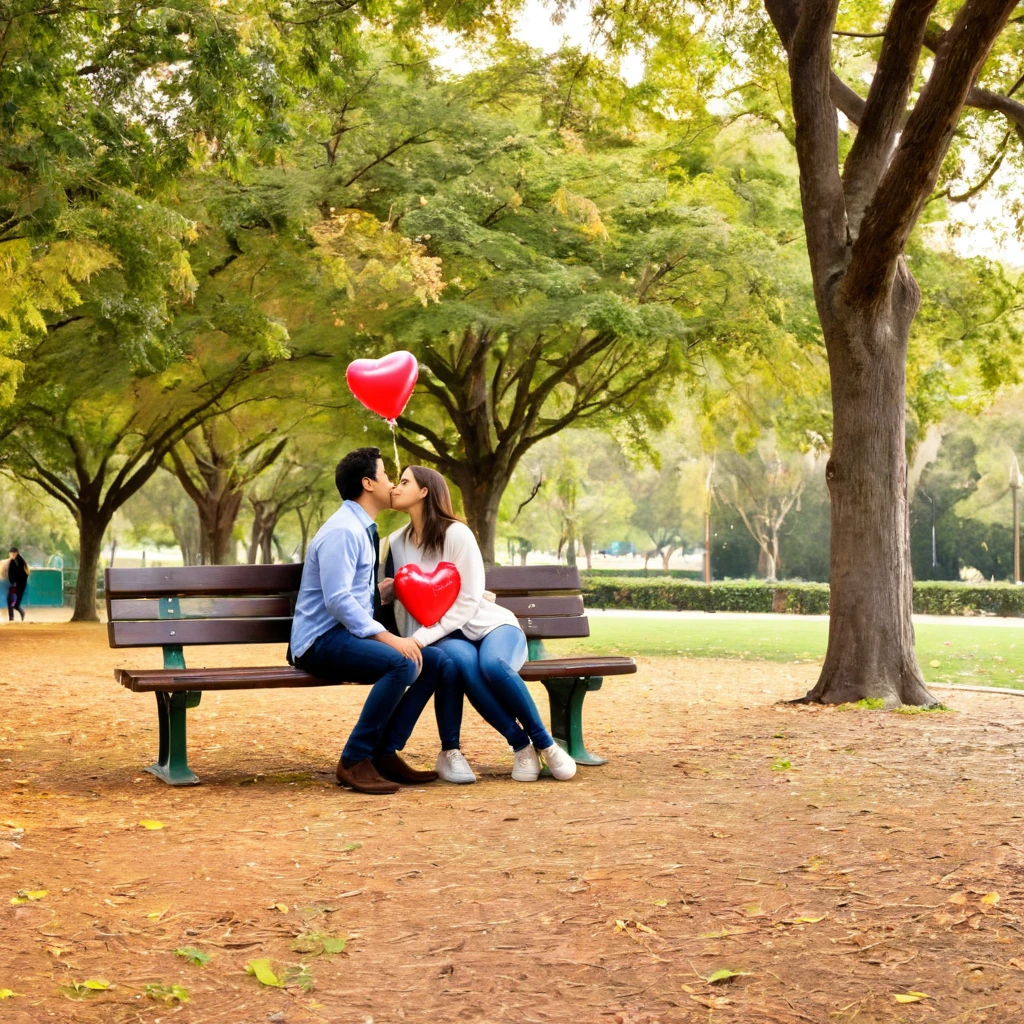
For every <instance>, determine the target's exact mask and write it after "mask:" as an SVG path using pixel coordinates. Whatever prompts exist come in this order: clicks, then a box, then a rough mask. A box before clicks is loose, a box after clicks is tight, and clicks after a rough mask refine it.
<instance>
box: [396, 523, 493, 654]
mask: <svg viewBox="0 0 1024 1024" xmlns="http://www.w3.org/2000/svg"><path fill="white" fill-rule="evenodd" d="M444 547H445V556H446V558H445V560H446V561H449V562H453V563H454V564H455V568H456V569H458V570H459V578H460V579H461V581H462V585H461V586H460V588H459V596H458V597H457V598H455V603H454V604H453V605H452V606H451V608H449V609H448V611H446V612H445V613H444V615H442V616H441V618H440V620H439V621H438V622H437V623H435V624H434V625H433V626H420V628H419V629H417V630H416V632H415V633H413V635H412V636H413V639H414V640H416V641H417V642H418V643H420V644H422V645H423V646H424V647H426V646H427V645H428V644H432V643H434V642H435V641H436V640H440V639H441V637H443V636H447V635H448V634H449V633H454V632H455V630H457V629H462V627H463V626H464V625H465V624H466V623H467V622H469V620H470V619H471V618H473V616H474V615H476V613H477V611H478V610H479V608H480V602H481V600H483V596H484V578H485V577H484V560H483V557H482V556H481V554H480V548H479V547H477V543H476V538H475V537H474V536H473V533H472V531H471V530H470V529H469V527H468V526H464V525H462V524H461V523H458V524H455V525H452V526H449V527H448V535H447V536H446V537H445V545H444Z"/></svg>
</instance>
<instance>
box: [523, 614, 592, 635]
mask: <svg viewBox="0 0 1024 1024" xmlns="http://www.w3.org/2000/svg"><path fill="white" fill-rule="evenodd" d="M519 625H520V627H521V629H522V631H523V632H524V633H525V634H526V636H527V637H528V638H529V639H530V640H560V639H567V638H569V637H581V636H590V622H589V620H588V619H587V617H586V616H585V615H576V616H573V617H571V618H543V617H541V618H539V619H533V618H520V620H519Z"/></svg>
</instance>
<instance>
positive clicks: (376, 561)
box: [290, 448, 576, 793]
mask: <svg viewBox="0 0 1024 1024" xmlns="http://www.w3.org/2000/svg"><path fill="white" fill-rule="evenodd" d="M335 482H336V483H337V486H338V491H339V493H340V494H341V497H342V499H343V504H342V506H341V508H340V509H338V511H337V512H336V513H335V514H334V515H333V516H331V518H330V519H328V520H327V522H326V523H324V525H323V526H322V527H321V528H320V530H319V531H318V532H317V534H316V536H315V537H314V538H313V542H312V543H311V544H310V546H309V550H308V552H307V554H306V562H305V565H304V566H303V570H302V583H301V585H300V588H299V594H298V598H297V600H296V604H295V615H294V619H293V622H292V633H291V646H290V650H291V657H292V660H293V661H294V664H295V665H296V666H297V667H298V668H300V669H302V670H304V671H306V672H309V673H310V674H312V675H315V676H320V677H323V678H326V679H331V678H345V679H351V680H353V681H356V682H362V683H369V684H371V690H370V692H369V694H368V695H367V697H366V702H365V703H364V705H363V710H362V713H361V714H360V716H359V720H358V722H357V723H356V726H355V728H354V729H353V730H352V733H351V735H350V736H349V738H348V742H347V743H346V744H345V748H344V750H343V751H342V754H341V760H340V761H339V762H338V769H337V776H338V781H339V782H340V783H342V784H343V785H346V786H350V787H351V788H352V789H356V790H359V791H360V792H363V793H393V792H395V791H396V790H398V789H399V787H400V785H414V784H417V783H424V782H433V781H434V780H435V779H437V778H439V777H440V778H441V779H443V780H444V781H446V782H454V783H469V782H475V781H476V776H475V775H474V774H473V770H472V768H470V766H469V763H468V762H467V761H466V758H465V757H464V756H463V755H462V752H461V750H460V749H459V732H460V728H461V724H462V701H463V695H465V696H466V697H468V698H469V701H470V703H471V704H472V705H473V707H474V708H476V710H477V711H478V712H479V713H480V715H481V716H482V717H483V718H484V719H485V720H486V721H487V722H488V723H489V724H490V725H492V726H493V727H494V728H495V729H497V731H498V732H499V733H501V735H502V736H504V737H505V739H506V740H507V741H508V742H509V744H510V745H511V747H512V749H513V751H514V765H513V768H512V778H513V779H516V780H517V781H519V782H533V781H535V780H536V779H537V777H538V776H539V775H540V768H541V765H540V761H541V758H543V759H544V761H545V762H546V764H547V766H548V768H549V770H550V771H551V774H552V775H553V776H554V777H555V778H556V779H571V778H572V777H573V776H574V775H575V774H576V762H575V761H574V760H573V759H572V758H571V757H570V756H569V755H568V754H567V753H566V752H565V751H564V750H562V748H561V747H560V746H558V744H556V743H555V741H554V740H553V739H552V737H551V734H550V733H549V732H548V731H547V730H546V729H545V728H544V726H543V724H542V722H541V718H540V714H539V713H538V711H537V706H536V704H535V703H534V701H533V698H532V697H531V696H530V693H529V691H528V690H527V688H526V686H525V684H524V683H523V680H522V679H521V678H520V676H519V674H518V670H519V669H520V668H521V667H522V665H523V663H524V662H525V661H526V656H527V643H526V636H525V634H524V633H523V631H522V629H521V628H520V626H519V622H518V620H517V619H516V617H515V615H513V614H512V612H510V611H507V610H506V609H504V608H502V607H501V606H500V605H498V604H496V603H495V602H494V600H493V597H492V595H489V594H487V593H486V591H485V590H484V563H483V558H482V557H481V554H480V549H479V547H478V546H477V542H476V538H475V537H474V536H473V533H472V531H471V530H470V529H469V527H468V526H466V524H465V523H463V522H461V521H460V520H459V519H457V518H456V516H455V513H454V512H453V510H452V503H451V495H450V494H449V492H448V485H447V484H446V483H445V480H444V477H442V476H441V474H440V473H438V472H436V471H435V470H432V469H426V468H424V467H420V466H414V467H411V468H409V469H406V470H405V472H404V473H403V474H402V478H401V480H400V481H399V482H398V483H397V484H395V485H392V483H391V481H390V480H389V479H388V475H387V472H386V470H385V468H384V461H383V459H382V458H381V456H380V450H379V449H377V448H359V449H357V450H356V451H353V452H350V453H349V454H348V455H346V456H345V457H344V458H343V459H342V460H341V462H340V463H338V468H337V470H336V472H335ZM387 508H393V509H396V510H398V511H401V512H405V513H407V514H408V516H409V523H408V525H406V526H404V527H403V528H402V529H400V530H398V531H397V532H396V533H394V534H392V535H391V536H390V537H389V538H388V544H389V547H390V554H389V556H388V557H387V558H386V563H387V564H389V565H390V563H391V562H392V561H393V564H394V570H395V571H397V570H398V569H400V568H401V567H402V566H404V565H410V564H411V565H417V566H419V567H420V568H421V569H423V570H426V571H428V572H429V571H431V570H433V569H434V568H436V566H437V564H438V563H439V562H441V561H445V562H452V563H454V565H455V566H456V568H457V569H458V571H459V577H460V580H461V585H460V589H459V593H458V596H457V597H456V599H455V602H454V603H453V604H452V605H451V607H450V608H449V609H448V611H446V612H445V614H444V615H443V616H442V617H441V619H440V620H439V621H438V622H437V623H436V624H435V625H433V626H423V625H421V624H420V623H419V622H417V621H416V620H415V619H414V618H413V617H412V615H410V614H409V613H408V612H407V611H406V610H405V609H404V608H402V607H401V605H400V604H398V603H397V602H396V601H395V597H394V580H393V578H392V577H391V576H385V578H383V579H380V578H379V576H380V538H379V535H378V532H377V526H376V524H375V522H374V519H375V518H376V517H377V516H378V515H379V514H380V513H381V512H382V511H384V509H387ZM392 604H393V605H394V609H393V610H394V623H395V627H396V628H395V630H389V629H387V628H386V627H385V625H384V623H383V622H382V621H381V620H382V619H384V618H385V614H384V613H385V612H387V611H388V610H389V609H387V607H386V606H388V605H392ZM431 695H433V697H434V712H435V715H436V718H437V729H438V734H439V737H440V740H441V752H440V753H439V754H438V756H437V770H436V771H418V770H416V769H414V768H412V767H410V766H409V765H408V764H407V763H406V762H405V761H404V760H403V759H402V757H401V756H400V755H399V753H398V751H400V750H401V749H402V748H403V747H404V746H405V743H406V741H407V740H408V739H409V737H410V735H411V734H412V730H413V727H414V726H415V725H416V721H417V719H418V718H419V717H420V714H421V713H422V712H423V709H424V708H425V707H426V704H427V701H428V700H429V699H430V697H431Z"/></svg>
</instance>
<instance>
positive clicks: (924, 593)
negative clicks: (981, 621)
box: [914, 580, 1024, 616]
mask: <svg viewBox="0 0 1024 1024" xmlns="http://www.w3.org/2000/svg"><path fill="white" fill-rule="evenodd" d="M914 611H915V612H917V613H918V614H920V615H970V614H972V613H973V614H976V615H980V614H988V615H1005V616H1018V615H1024V587H1019V586H1015V585H1014V584H1012V583H982V584H977V583H944V582H942V581H941V580H938V581H936V580H928V581H926V582H922V583H915V584H914Z"/></svg>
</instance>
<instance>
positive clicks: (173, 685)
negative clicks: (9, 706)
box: [105, 564, 636, 786]
mask: <svg viewBox="0 0 1024 1024" xmlns="http://www.w3.org/2000/svg"><path fill="white" fill-rule="evenodd" d="M301 574H302V566H301V565H300V564H289V565H230V566H228V565H223V566H222V565H210V566H195V567H185V568H166V569H161V568H150V569H107V570H106V573H105V583H106V601H107V635H108V637H109V640H110V646H111V647H117V648H120V647H161V648H163V659H164V667H163V668H161V669H133V668H119V669H116V670H115V672H114V678H115V679H116V680H117V681H118V682H119V683H121V685H122V686H125V687H127V688H128V689H129V690H132V691H133V692H135V693H155V694H156V706H157V715H158V720H159V727H160V748H159V755H158V757H157V760H156V763H155V764H153V765H151V766H150V767H149V768H147V769H146V771H148V772H151V773H152V774H153V775H155V776H157V778H159V779H163V781H164V782H167V783H169V784H170V785H172V786H189V785H195V784H196V783H198V782H199V778H198V777H197V776H196V775H195V773H194V772H193V771H192V770H191V769H190V768H189V766H188V751H187V736H186V721H185V714H186V711H187V709H188V708H194V707H197V706H198V705H199V702H200V699H201V698H202V694H203V692H204V691H206V690H262V689H270V688H276V687H294V686H332V685H338V684H343V683H346V682H347V680H345V679H343V678H339V679H319V678H317V677H316V676H311V675H308V674H307V673H306V672H303V671H302V670H301V669H298V668H294V667H292V666H291V665H288V664H286V663H285V662H284V658H283V652H282V659H281V663H280V664H277V665H269V666H267V667H266V668H186V667H185V658H184V653H183V652H184V648H186V647H191V646H197V645H206V644H281V645H283V644H286V643H287V642H288V638H289V636H290V634H291V627H292V611H293V609H294V606H295V594H296V592H297V591H298V589H299V580H300V577H301ZM487 586H488V588H489V589H490V590H492V591H494V593H495V594H496V595H497V599H498V602H499V603H500V604H502V605H504V606H505V607H506V608H509V609H510V610H511V611H513V612H514V613H515V614H516V616H517V617H518V618H519V622H520V624H521V625H522V627H523V630H524V631H525V633H526V636H527V638H528V640H529V649H530V651H529V659H530V660H529V661H528V662H527V663H526V665H524V666H523V669H522V672H521V674H522V676H523V678H524V679H527V680H533V681H537V682H541V683H543V684H544V686H545V688H546V689H547V692H548V697H549V701H550V705H551V732H552V734H553V735H554V736H555V738H556V739H557V740H558V741H559V742H560V743H561V744H562V745H563V746H564V747H565V748H566V750H568V752H569V754H570V755H571V756H572V757H574V758H575V759H576V761H577V762H578V763H579V764H588V765H594V764H604V763H605V760H606V759H605V758H601V757H596V756H594V755H593V754H591V753H589V752H588V751H587V748H586V745H585V744H584V741H583V701H584V698H585V697H586V695H587V693H588V692H590V691H592V690H599V689H600V688H601V683H602V680H603V677H604V676H606V675H625V674H629V673H633V672H635V671H636V663H635V662H634V661H633V659H632V658H621V657H584V658H549V657H547V652H546V651H545V650H544V643H543V642H544V640H551V639H559V638H570V637H585V636H589V635H590V627H589V624H588V622H587V618H586V616H585V615H584V613H583V597H582V595H581V594H580V576H579V572H578V571H577V570H576V569H575V568H569V567H566V566H523V567H514V568H495V569H491V570H490V571H489V572H488V574H487Z"/></svg>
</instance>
